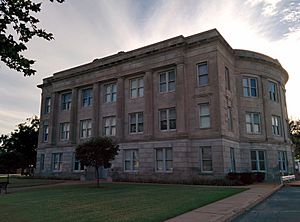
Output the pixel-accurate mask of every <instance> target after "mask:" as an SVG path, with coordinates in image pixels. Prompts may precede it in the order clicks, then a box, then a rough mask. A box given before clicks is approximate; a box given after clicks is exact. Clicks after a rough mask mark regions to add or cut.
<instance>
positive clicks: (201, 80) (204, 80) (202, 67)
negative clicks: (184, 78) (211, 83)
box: [197, 62, 208, 86]
mask: <svg viewBox="0 0 300 222" xmlns="http://www.w3.org/2000/svg"><path fill="white" fill-rule="evenodd" d="M197 75H198V84H199V86H203V85H207V84H208V65H207V62H202V63H200V64H198V65H197Z"/></svg>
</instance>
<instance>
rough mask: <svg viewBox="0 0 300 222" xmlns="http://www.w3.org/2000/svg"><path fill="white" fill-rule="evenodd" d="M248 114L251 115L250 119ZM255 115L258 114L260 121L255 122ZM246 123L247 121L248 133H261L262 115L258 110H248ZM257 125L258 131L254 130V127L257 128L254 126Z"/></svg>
mask: <svg viewBox="0 0 300 222" xmlns="http://www.w3.org/2000/svg"><path fill="white" fill-rule="evenodd" d="M247 115H249V117H250V121H247ZM255 115H258V120H259V123H256V122H254V119H255V118H254V116H255ZM245 123H246V132H247V134H261V115H260V113H258V112H246V115H245ZM255 125H257V126H258V131H257V132H255V131H254V129H255V127H254V126H255ZM247 126H250V131H248V127H247Z"/></svg>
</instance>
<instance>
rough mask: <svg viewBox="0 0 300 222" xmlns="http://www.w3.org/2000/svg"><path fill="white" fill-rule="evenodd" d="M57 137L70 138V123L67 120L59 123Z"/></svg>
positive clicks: (61, 138)
mask: <svg viewBox="0 0 300 222" xmlns="http://www.w3.org/2000/svg"><path fill="white" fill-rule="evenodd" d="M59 138H60V140H62V141H64V140H69V139H70V123H69V122H64V123H60V126H59Z"/></svg>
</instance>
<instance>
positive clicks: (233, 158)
mask: <svg viewBox="0 0 300 222" xmlns="http://www.w3.org/2000/svg"><path fill="white" fill-rule="evenodd" d="M235 171H236V168H235V154H234V148H232V147H230V172H235Z"/></svg>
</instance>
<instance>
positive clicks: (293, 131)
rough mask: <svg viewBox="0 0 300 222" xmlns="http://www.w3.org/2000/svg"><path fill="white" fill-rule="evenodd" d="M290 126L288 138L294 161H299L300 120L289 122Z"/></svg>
mask: <svg viewBox="0 0 300 222" xmlns="http://www.w3.org/2000/svg"><path fill="white" fill-rule="evenodd" d="M289 125H290V137H291V141H292V143H293V147H294V152H295V157H296V159H300V120H291V121H290V122H289Z"/></svg>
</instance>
